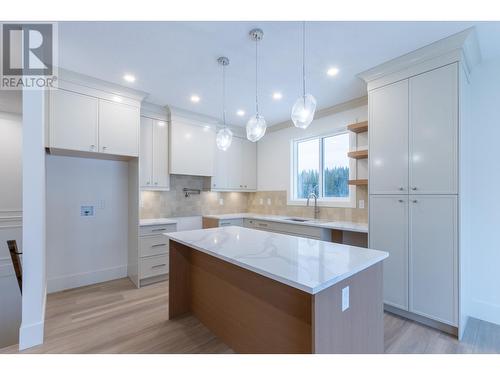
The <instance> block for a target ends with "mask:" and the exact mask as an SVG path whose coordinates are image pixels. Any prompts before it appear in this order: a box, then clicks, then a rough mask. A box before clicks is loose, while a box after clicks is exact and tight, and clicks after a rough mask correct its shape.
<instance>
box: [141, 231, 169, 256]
mask: <svg viewBox="0 0 500 375" xmlns="http://www.w3.org/2000/svg"><path fill="white" fill-rule="evenodd" d="M168 245H169V239H168V238H167V237H166V236H164V235H159V236H145V237H140V238H139V256H140V257H149V256H152V255H159V254H166V253H168Z"/></svg>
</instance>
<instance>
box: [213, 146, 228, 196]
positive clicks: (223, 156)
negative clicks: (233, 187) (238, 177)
mask: <svg viewBox="0 0 500 375" xmlns="http://www.w3.org/2000/svg"><path fill="white" fill-rule="evenodd" d="M231 147H233V145H232V144H231V146H230V147H229V149H227V150H225V151H223V150H219V149H218V148H217V147H216V146H215V148H216V150H215V174H214V176H213V177H212V189H214V190H221V189H222V190H224V189H229V186H228V175H229V158H228V155H229V154H230V152H229V150H230V149H231Z"/></svg>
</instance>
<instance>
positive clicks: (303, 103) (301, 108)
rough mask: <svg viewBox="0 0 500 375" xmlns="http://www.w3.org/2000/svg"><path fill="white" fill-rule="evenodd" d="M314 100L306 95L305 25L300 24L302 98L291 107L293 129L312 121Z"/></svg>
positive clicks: (314, 107) (303, 127) (303, 126)
mask: <svg viewBox="0 0 500 375" xmlns="http://www.w3.org/2000/svg"><path fill="white" fill-rule="evenodd" d="M315 111H316V99H315V98H314V96H312V95H311V94H306V23H305V22H304V23H303V24H302V96H301V97H300V98H298V99H297V100H296V102H295V104H294V105H293V107H292V116H291V117H292V122H293V124H294V125H295V127H297V128H300V129H306V128H307V127H308V126H309V125H310V124H311V122H312V120H313V119H314V112H315Z"/></svg>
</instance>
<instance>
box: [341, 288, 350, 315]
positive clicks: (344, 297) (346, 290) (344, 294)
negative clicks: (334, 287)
mask: <svg viewBox="0 0 500 375" xmlns="http://www.w3.org/2000/svg"><path fill="white" fill-rule="evenodd" d="M348 308H349V287H348V286H346V287H345V288H343V289H342V311H346V310H347V309H348Z"/></svg>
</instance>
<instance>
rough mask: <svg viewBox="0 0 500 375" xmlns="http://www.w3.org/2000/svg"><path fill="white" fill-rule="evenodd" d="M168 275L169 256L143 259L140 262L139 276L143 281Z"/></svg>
mask: <svg viewBox="0 0 500 375" xmlns="http://www.w3.org/2000/svg"><path fill="white" fill-rule="evenodd" d="M167 273H168V254H163V255H155V256H152V257H149V258H142V259H141V260H140V261H139V275H140V278H141V279H144V278H146V277H153V276H159V275H164V274H167Z"/></svg>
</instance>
